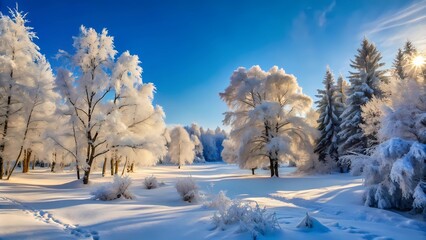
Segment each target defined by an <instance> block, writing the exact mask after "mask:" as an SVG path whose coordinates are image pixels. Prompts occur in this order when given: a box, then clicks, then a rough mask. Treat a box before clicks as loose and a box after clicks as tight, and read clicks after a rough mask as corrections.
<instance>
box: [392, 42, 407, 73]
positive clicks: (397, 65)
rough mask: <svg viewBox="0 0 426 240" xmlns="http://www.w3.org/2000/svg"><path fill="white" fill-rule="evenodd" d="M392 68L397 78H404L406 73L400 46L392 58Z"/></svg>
mask: <svg viewBox="0 0 426 240" xmlns="http://www.w3.org/2000/svg"><path fill="white" fill-rule="evenodd" d="M393 70H394V75H395V76H397V77H398V78H399V79H404V78H406V74H405V72H404V52H403V51H402V50H401V48H399V49H398V53H397V54H396V56H395V59H394V60H393Z"/></svg>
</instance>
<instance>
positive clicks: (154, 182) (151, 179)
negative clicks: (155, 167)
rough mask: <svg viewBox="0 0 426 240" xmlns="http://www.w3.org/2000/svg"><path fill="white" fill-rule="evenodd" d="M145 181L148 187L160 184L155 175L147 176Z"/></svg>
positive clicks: (155, 186) (151, 187)
mask: <svg viewBox="0 0 426 240" xmlns="http://www.w3.org/2000/svg"><path fill="white" fill-rule="evenodd" d="M143 183H144V185H145V187H146V189H153V188H157V187H158V186H159V183H158V180H157V178H156V177H155V176H154V175H152V176H150V177H146V178H145V180H144V182H143Z"/></svg>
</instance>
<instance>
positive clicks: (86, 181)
mask: <svg viewBox="0 0 426 240" xmlns="http://www.w3.org/2000/svg"><path fill="white" fill-rule="evenodd" d="M89 175H90V167H89V168H88V169H87V170H84V176H83V184H88V183H89Z"/></svg>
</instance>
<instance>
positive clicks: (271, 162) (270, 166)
mask: <svg viewBox="0 0 426 240" xmlns="http://www.w3.org/2000/svg"><path fill="white" fill-rule="evenodd" d="M269 168H270V170H271V177H273V176H274V175H275V172H274V170H275V168H274V162H273V161H272V158H270V159H269Z"/></svg>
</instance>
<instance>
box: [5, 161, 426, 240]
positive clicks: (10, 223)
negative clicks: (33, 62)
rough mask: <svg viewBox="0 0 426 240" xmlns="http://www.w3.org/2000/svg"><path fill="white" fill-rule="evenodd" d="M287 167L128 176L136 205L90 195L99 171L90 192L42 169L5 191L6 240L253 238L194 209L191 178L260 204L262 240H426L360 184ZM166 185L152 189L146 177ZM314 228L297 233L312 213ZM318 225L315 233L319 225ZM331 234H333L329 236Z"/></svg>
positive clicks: (409, 219) (416, 225) (416, 223)
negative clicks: (365, 195) (369, 199)
mask: <svg viewBox="0 0 426 240" xmlns="http://www.w3.org/2000/svg"><path fill="white" fill-rule="evenodd" d="M294 170H295V169H294V168H281V169H280V172H282V177H281V178H269V177H268V174H269V172H268V171H266V170H258V171H257V174H258V175H255V176H252V175H251V173H250V171H247V170H240V169H238V167H237V166H234V165H226V164H202V165H201V164H200V165H191V166H183V167H182V169H177V167H176V166H156V167H150V168H145V169H138V171H137V172H136V173H133V174H131V175H130V177H131V178H132V185H131V186H130V192H132V193H133V194H134V196H135V199H134V200H128V199H122V198H120V199H117V200H113V201H99V200H92V199H91V195H90V192H91V191H93V189H94V188H96V187H98V186H99V185H102V184H104V183H106V182H112V180H113V178H112V177H111V176H108V177H104V178H102V177H101V176H100V173H94V174H93V176H92V179H91V180H92V181H91V183H90V184H89V186H85V185H83V184H82V183H81V182H80V181H77V180H75V173H74V172H63V173H50V172H49V170H47V169H38V170H36V171H34V172H31V173H29V174H21V173H19V174H16V176H15V178H13V179H11V180H10V181H7V182H6V181H5V182H2V184H1V185H0V197H1V198H0V218H1V219H2V220H3V219H7V221H0V239H188V238H190V239H252V235H251V233H249V232H241V231H239V226H238V225H229V226H227V227H226V228H225V230H221V229H218V228H215V226H214V224H213V221H212V216H213V215H214V213H215V212H216V211H217V210H216V209H214V208H209V207H207V206H206V205H205V204H203V201H200V202H198V203H188V202H184V201H183V200H182V199H181V196H180V195H179V194H178V193H177V191H176V189H175V184H176V181H177V179H178V178H182V177H188V176H191V177H192V178H193V179H194V180H195V181H196V183H197V184H198V186H199V190H200V192H201V194H202V195H204V198H205V199H204V201H211V200H213V199H214V196H217V194H218V193H219V192H220V191H221V190H223V191H225V192H226V195H227V196H228V197H229V198H231V199H240V200H243V201H245V200H247V201H257V202H258V203H259V205H260V207H262V208H263V207H266V209H267V213H273V212H275V213H276V218H277V220H278V223H279V224H280V228H281V230H280V231H276V232H274V233H270V234H268V235H266V236H263V235H259V236H258V238H257V239H407V236H409V238H410V240H414V239H424V237H425V236H426V230H425V229H426V224H425V223H424V222H423V221H420V220H417V219H416V217H417V216H411V215H409V214H408V213H398V212H392V211H387V210H381V209H376V208H369V207H365V206H363V202H362V192H363V189H364V186H362V180H361V178H360V177H353V176H348V175H342V174H330V175H318V176H301V175H296V174H294ZM152 175H153V176H155V177H156V178H157V179H158V181H160V182H164V185H161V186H160V187H159V188H156V189H150V190H148V189H146V188H145V185H144V179H145V177H149V176H152ZM307 212H308V213H309V215H310V216H311V217H313V218H314V219H316V220H317V221H318V222H319V223H320V224H316V222H315V221H314V224H313V226H314V227H313V228H298V227H297V226H298V225H299V223H300V222H302V220H303V219H304V218H305V216H306V213H307ZM316 226H317V227H316ZM325 229H327V231H325Z"/></svg>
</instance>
